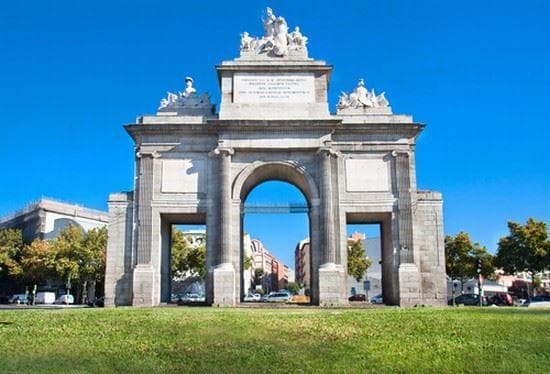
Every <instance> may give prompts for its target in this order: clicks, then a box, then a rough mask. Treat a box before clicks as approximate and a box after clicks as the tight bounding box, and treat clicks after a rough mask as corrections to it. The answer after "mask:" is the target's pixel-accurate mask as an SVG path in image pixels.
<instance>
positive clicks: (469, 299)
mask: <svg viewBox="0 0 550 374" xmlns="http://www.w3.org/2000/svg"><path fill="white" fill-rule="evenodd" d="M482 303H483V306H487V305H489V303H488V302H487V298H486V297H485V296H483V299H482ZM448 304H449V305H453V299H452V298H451V299H449V302H448ZM454 305H472V306H475V305H479V295H476V294H473V293H469V294H463V295H459V296H456V297H455V302H454Z"/></svg>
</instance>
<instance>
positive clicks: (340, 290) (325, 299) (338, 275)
mask: <svg viewBox="0 0 550 374" xmlns="http://www.w3.org/2000/svg"><path fill="white" fill-rule="evenodd" d="M345 280H346V272H345V271H344V268H343V266H342V265H337V264H333V263H327V264H323V265H321V266H320V267H319V305H320V306H339V305H347V304H348V299H347V297H346V286H345Z"/></svg>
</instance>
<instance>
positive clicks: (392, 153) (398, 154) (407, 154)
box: [391, 150, 411, 157]
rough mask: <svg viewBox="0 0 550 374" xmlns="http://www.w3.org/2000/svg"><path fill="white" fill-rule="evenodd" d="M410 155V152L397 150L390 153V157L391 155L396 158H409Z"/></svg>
mask: <svg viewBox="0 0 550 374" xmlns="http://www.w3.org/2000/svg"><path fill="white" fill-rule="evenodd" d="M410 154H411V152H410V151H397V150H394V151H391V155H392V156H393V157H397V156H402V157H403V156H405V157H409V156H410Z"/></svg>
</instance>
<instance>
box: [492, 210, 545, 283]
mask: <svg viewBox="0 0 550 374" xmlns="http://www.w3.org/2000/svg"><path fill="white" fill-rule="evenodd" d="M508 229H509V230H510V234H509V235H508V236H505V237H503V238H501V239H500V240H499V242H498V249H497V255H496V264H497V265H498V266H499V267H501V268H502V269H503V270H504V271H505V272H506V273H508V274H516V273H520V272H524V271H525V272H527V273H528V274H529V275H530V276H531V280H532V283H533V291H534V290H535V282H536V280H535V278H536V274H537V273H540V272H542V271H544V270H545V269H547V268H548V267H550V240H549V239H548V229H547V227H546V224H545V223H544V222H542V221H536V220H535V219H533V218H529V219H528V220H527V222H526V224H525V225H522V224H520V223H517V222H508Z"/></svg>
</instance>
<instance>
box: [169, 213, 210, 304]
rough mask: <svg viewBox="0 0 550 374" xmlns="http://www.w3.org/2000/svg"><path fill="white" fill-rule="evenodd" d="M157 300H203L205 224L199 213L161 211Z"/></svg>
mask: <svg viewBox="0 0 550 374" xmlns="http://www.w3.org/2000/svg"><path fill="white" fill-rule="evenodd" d="M161 222H162V225H161V302H163V303H173V304H179V305H203V304H205V302H206V292H205V281H206V274H207V271H206V224H205V216H204V215H202V214H163V215H162V220H161Z"/></svg>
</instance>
